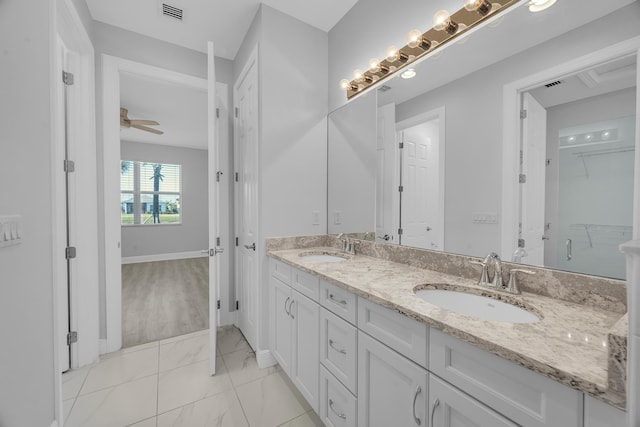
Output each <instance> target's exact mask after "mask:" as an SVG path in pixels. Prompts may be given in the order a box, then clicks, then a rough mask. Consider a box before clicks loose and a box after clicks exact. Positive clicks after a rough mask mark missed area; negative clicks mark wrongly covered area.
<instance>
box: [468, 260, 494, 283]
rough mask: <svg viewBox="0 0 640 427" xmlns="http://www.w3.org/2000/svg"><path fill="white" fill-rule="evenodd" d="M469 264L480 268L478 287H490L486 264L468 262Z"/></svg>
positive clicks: (482, 262)
mask: <svg viewBox="0 0 640 427" xmlns="http://www.w3.org/2000/svg"><path fill="white" fill-rule="evenodd" d="M469 263H470V264H474V265H479V266H481V267H482V272H481V273H480V279H479V280H478V285H480V286H487V285H490V284H491V282H490V281H489V268H488V264H487V263H486V262H484V261H476V260H469Z"/></svg>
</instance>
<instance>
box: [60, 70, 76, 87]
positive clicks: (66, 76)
mask: <svg viewBox="0 0 640 427" xmlns="http://www.w3.org/2000/svg"><path fill="white" fill-rule="evenodd" d="M62 83H64V84H66V85H67V86H71V85H73V74H72V73H68V72H66V71H63V72H62Z"/></svg>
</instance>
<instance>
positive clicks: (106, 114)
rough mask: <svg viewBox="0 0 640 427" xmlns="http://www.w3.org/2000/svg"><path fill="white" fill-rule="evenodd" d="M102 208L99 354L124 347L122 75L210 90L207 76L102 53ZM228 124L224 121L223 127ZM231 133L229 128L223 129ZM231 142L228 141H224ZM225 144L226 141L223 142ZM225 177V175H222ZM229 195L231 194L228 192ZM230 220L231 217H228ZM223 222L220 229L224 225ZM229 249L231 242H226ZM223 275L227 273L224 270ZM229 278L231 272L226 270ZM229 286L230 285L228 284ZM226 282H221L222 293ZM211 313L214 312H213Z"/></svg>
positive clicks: (225, 313) (224, 314) (220, 313)
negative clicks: (102, 292)
mask: <svg viewBox="0 0 640 427" xmlns="http://www.w3.org/2000/svg"><path fill="white" fill-rule="evenodd" d="M101 57H102V81H103V83H102V131H103V134H102V136H103V142H102V154H103V162H102V165H101V166H102V176H103V182H102V184H103V185H102V188H101V190H102V207H103V209H102V211H103V215H104V219H103V221H104V227H103V230H102V239H103V248H102V250H103V256H104V278H105V279H104V280H105V285H104V286H105V327H106V337H105V338H103V339H100V354H104V353H110V352H113V351H117V350H119V349H120V348H121V347H122V274H121V265H122V253H121V248H120V245H121V224H120V199H119V197H120V176H119V168H118V164H119V163H120V116H119V114H120V74H121V73H127V74H134V75H137V76H142V77H145V78H152V79H157V80H161V81H164V82H170V83H174V84H178V85H182V86H186V87H190V88H194V89H197V90H202V91H203V92H205V93H206V92H208V83H207V79H204V78H200V77H195V76H192V75H188V74H184V73H180V72H177V71H173V70H168V69H165V68H160V67H156V66H153V65H148V64H143V63H140V62H135V61H131V60H128V59H124V58H120V57H115V56H111V55H107V54H102V56H101ZM226 125H227V124H226V123H222V122H221V126H220V128H221V129H222V128H225V126H226ZM223 134H226V135H228V130H227V131H225V132H223ZM225 142H227V143H228V141H225ZM223 145H224V144H223ZM220 153H221V158H220V164H227V163H228V158H227V159H224V158H222V156H223V155H227V156H228V150H227V151H221V152H220ZM223 176H224V175H223ZM220 196H221V197H220V204H221V205H226V204H227V203H228V200H224V199H223V197H224V195H223V194H222V193H221V194H220ZM226 197H227V198H228V197H229V195H228V194H226ZM227 220H228V219H227ZM225 226H226V225H225V224H222V227H221V228H225ZM221 246H222V247H224V248H225V249H226V250H227V252H228V251H229V250H230V245H229V242H228V241H227V242H223V245H221ZM225 268H226V269H227V270H228V264H226V263H221V266H220V270H224V269H225ZM221 276H223V277H224V275H223V274H222V272H221ZM227 277H228V272H227ZM225 285H226V286H228V284H225ZM222 286H224V285H223V284H220V293H223V291H222ZM228 311H229V310H228V307H224V306H223V307H222V308H221V309H220V310H217V315H218V316H219V318H218V320H219V321H220V318H222V319H228V318H229V313H228ZM210 315H211V313H210Z"/></svg>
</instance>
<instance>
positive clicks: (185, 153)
mask: <svg viewBox="0 0 640 427" xmlns="http://www.w3.org/2000/svg"><path fill="white" fill-rule="evenodd" d="M120 147H121V151H120V152H121V157H122V159H123V160H137V161H142V162H152V163H156V162H157V163H170V164H178V165H181V166H182V183H181V185H182V194H181V195H180V208H181V216H182V218H181V219H182V224H179V225H177V224H176V225H160V226H153V225H151V226H144V225H142V226H123V227H122V257H123V258H127V257H136V256H145V255H158V254H173V253H180V252H193V251H200V250H203V249H207V248H208V246H209V239H208V231H207V230H208V229H209V220H208V213H209V208H208V204H207V203H208V202H207V201H208V198H207V195H208V193H207V151H206V150H197V149H193V148H179V147H169V146H166V145H157V144H142V143H135V142H129V141H122V143H121V144H120Z"/></svg>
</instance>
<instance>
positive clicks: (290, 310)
mask: <svg viewBox="0 0 640 427" xmlns="http://www.w3.org/2000/svg"><path fill="white" fill-rule="evenodd" d="M294 302H295V301H294V300H293V298H291V303H290V304H289V316H290V317H291V318H292V319H295V318H296V317H295V316H294V315H293V303H294Z"/></svg>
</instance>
